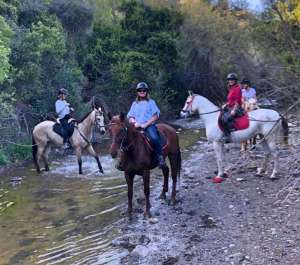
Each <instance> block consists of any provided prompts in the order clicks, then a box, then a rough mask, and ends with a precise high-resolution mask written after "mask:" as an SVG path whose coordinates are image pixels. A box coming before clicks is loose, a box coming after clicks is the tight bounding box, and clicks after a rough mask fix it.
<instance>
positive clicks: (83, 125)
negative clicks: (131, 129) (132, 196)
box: [32, 108, 105, 174]
mask: <svg viewBox="0 0 300 265" xmlns="http://www.w3.org/2000/svg"><path fill="white" fill-rule="evenodd" d="M54 124H55V122H53V121H43V122H41V123H39V124H37V125H36V126H35V127H34V129H33V132H32V155H33V161H34V164H35V167H36V170H37V172H40V165H39V161H40V160H41V159H43V161H44V164H45V170H46V171H49V164H48V154H49V152H50V149H51V146H57V147H59V146H62V145H63V138H62V137H61V136H60V135H58V134H57V133H55V132H54V131H53V125H54ZM95 125H96V126H97V127H98V128H99V129H100V132H101V133H102V134H104V133H105V126H104V113H103V112H102V110H101V108H98V109H96V108H95V109H94V110H93V111H91V112H89V113H88V114H87V115H86V116H85V117H84V118H83V119H82V120H81V121H79V122H78V123H77V124H76V125H75V128H74V132H73V134H72V136H71V137H70V143H71V145H72V146H73V148H74V149H75V153H76V156H77V161H78V166H79V174H82V160H81V155H82V151H83V150H84V149H86V150H87V151H88V152H89V154H90V155H92V156H93V157H95V159H96V161H97V164H98V168H99V171H100V172H101V173H103V169H102V166H101V163H100V160H99V157H98V155H97V154H96V152H95V151H94V149H93V146H92V145H91V143H90V139H91V137H92V130H93V127H94V126H95Z"/></svg>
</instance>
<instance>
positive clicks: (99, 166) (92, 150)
mask: <svg viewBox="0 0 300 265" xmlns="http://www.w3.org/2000/svg"><path fill="white" fill-rule="evenodd" d="M87 150H88V152H89V153H90V154H91V155H92V156H93V157H94V158H95V159H96V161H97V164H98V168H99V171H100V172H101V173H104V172H103V168H102V165H101V163H100V160H99V157H98V155H97V154H96V152H95V150H94V148H93V146H92V145H89V147H88V149H87Z"/></svg>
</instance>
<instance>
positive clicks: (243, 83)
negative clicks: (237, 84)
mask: <svg viewBox="0 0 300 265" xmlns="http://www.w3.org/2000/svg"><path fill="white" fill-rule="evenodd" d="M241 84H242V85H248V86H251V82H250V80H249V79H247V78H244V79H243V80H242V82H241Z"/></svg>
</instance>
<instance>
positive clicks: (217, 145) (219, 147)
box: [213, 141, 224, 177]
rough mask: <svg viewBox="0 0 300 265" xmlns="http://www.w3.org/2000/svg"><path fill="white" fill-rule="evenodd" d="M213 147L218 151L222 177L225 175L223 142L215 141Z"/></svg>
mask: <svg viewBox="0 0 300 265" xmlns="http://www.w3.org/2000/svg"><path fill="white" fill-rule="evenodd" d="M213 147H214V150H215V153H216V158H217V164H218V176H219V177H222V176H223V175H224V166H223V161H224V150H223V144H222V143H221V142H217V141H214V142H213Z"/></svg>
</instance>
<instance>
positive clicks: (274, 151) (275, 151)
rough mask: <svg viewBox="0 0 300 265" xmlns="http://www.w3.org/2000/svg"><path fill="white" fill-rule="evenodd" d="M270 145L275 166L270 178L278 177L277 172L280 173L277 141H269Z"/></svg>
mask: <svg viewBox="0 0 300 265" xmlns="http://www.w3.org/2000/svg"><path fill="white" fill-rule="evenodd" d="M268 146H269V149H270V151H271V155H272V156H273V158H274V168H273V172H272V174H271V176H270V179H276V178H277V177H278V176H277V174H278V165H279V160H278V149H277V146H276V143H275V142H274V141H269V142H268Z"/></svg>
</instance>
